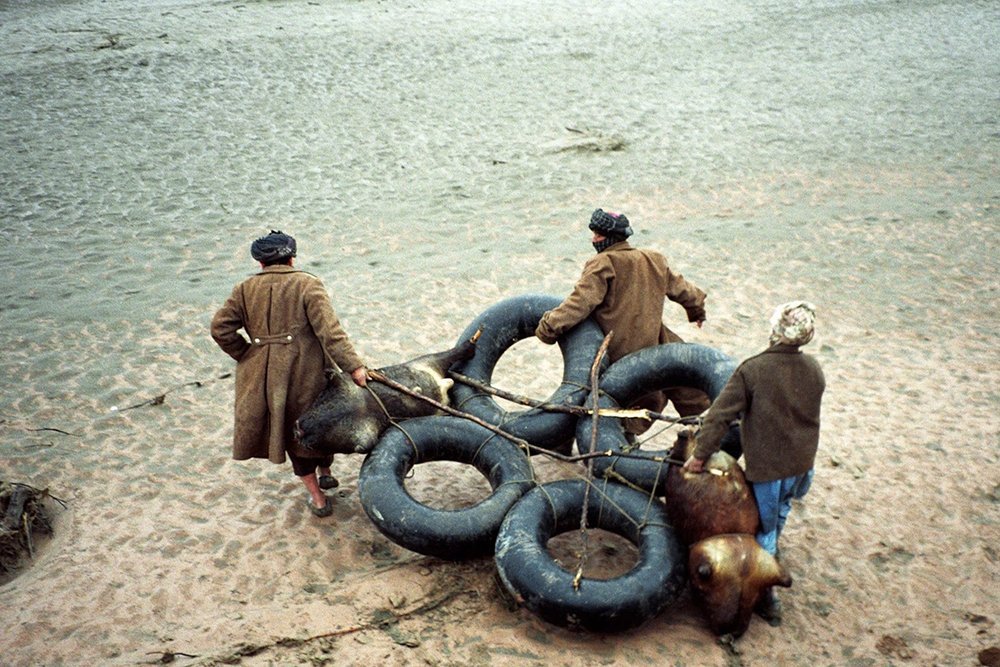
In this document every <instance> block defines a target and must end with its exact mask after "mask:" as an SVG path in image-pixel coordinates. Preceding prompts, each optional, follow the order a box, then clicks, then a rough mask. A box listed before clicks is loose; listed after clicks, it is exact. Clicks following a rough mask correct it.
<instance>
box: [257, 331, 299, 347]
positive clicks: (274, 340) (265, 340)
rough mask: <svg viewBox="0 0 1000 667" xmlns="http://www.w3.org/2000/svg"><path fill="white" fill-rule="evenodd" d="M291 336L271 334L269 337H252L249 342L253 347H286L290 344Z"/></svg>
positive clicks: (288, 334)
mask: <svg viewBox="0 0 1000 667" xmlns="http://www.w3.org/2000/svg"><path fill="white" fill-rule="evenodd" d="M292 338H293V337H292V334H290V333H282V334H272V335H270V336H254V337H253V338H251V341H252V342H253V344H254V345H288V344H290V343H291V342H292Z"/></svg>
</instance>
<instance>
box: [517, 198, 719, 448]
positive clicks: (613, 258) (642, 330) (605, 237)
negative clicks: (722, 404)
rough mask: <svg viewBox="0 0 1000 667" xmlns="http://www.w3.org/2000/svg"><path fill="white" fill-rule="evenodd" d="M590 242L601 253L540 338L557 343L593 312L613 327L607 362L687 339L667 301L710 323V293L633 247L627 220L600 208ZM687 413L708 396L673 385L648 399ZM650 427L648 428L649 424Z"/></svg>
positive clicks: (547, 318) (550, 315) (551, 314)
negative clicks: (671, 325) (670, 316)
mask: <svg viewBox="0 0 1000 667" xmlns="http://www.w3.org/2000/svg"><path fill="white" fill-rule="evenodd" d="M589 227H590V230H591V232H593V237H592V239H591V242H592V244H593V246H594V250H596V251H597V254H596V255H594V256H593V257H591V258H590V259H589V260H587V263H586V264H584V266H583V272H582V274H581V275H580V278H579V280H578V281H577V283H576V286H575V287H574V288H573V291H572V293H570V295H569V296H568V297H566V299H565V300H564V301H563V302H562V303H561V304H560V305H559V306H557V307H556V308H554V309H553V310H550V311H548V312H547V313H545V314H544V315H543V316H542V319H541V321H540V322H539V323H538V326H537V328H536V329H535V336H536V337H537V338H538V339H539V340H541V341H542V342H543V343H548V344H552V343H555V342H556V340H557V339H558V338H559V337H560V336H561V335H562V334H564V333H565V332H567V331H569V330H570V329H572V328H573V327H575V326H576V325H577V324H579V323H580V322H582V321H583V320H584V319H586V318H587V317H588V316H593V318H594V319H595V320H596V321H597V323H598V324H599V325H600V327H601V329H602V330H603V331H604V333H605V334H606V333H608V332H609V331H614V336H612V338H611V343H610V344H609V346H608V361H610V362H612V363H613V362H615V361H617V360H618V359H621V358H622V357H624V356H625V355H627V354H629V353H631V352H635V351H636V350H641V349H643V348H645V347H652V346H654V345H660V344H663V343H681V342H683V340H682V339H681V337H680V336H678V335H677V334H676V333H674V332H673V331H671V330H670V329H668V328H667V327H666V325H664V324H663V305H664V303H665V302H666V299H670V300H671V301H673V302H674V303H677V304H680V305H681V306H682V307H683V308H684V310H685V312H686V313H687V318H688V321H689V322H694V323H695V324H696V325H697V326H698V327H699V328H700V327H701V325H702V324H703V323H704V322H705V293H704V292H703V291H702V290H700V289H698V288H697V287H696V286H694V285H693V284H692V283H690V282H688V281H687V280H685V279H684V276H682V275H681V274H679V273H675V272H674V271H672V270H671V268H670V267H669V266H668V265H667V260H666V259H665V258H664V257H663V255H662V254H660V253H658V252H656V251H655V250H648V249H639V248H633V247H632V246H631V245H629V243H628V241H627V240H626V239H627V238H628V237H629V236H631V235H632V227H631V225H629V221H628V218H626V217H625V216H624V215H621V214H618V213H610V212H605V211H603V210H602V209H597V210H595V211H594V212H593V214H592V215H591V216H590V225H589ZM668 399H669V400H670V401H672V402H673V404H674V408H675V409H676V410H677V412H678V414H680V415H681V416H682V417H686V416H688V415H696V414H701V413H702V412H704V411H705V410H706V409H707V408H708V406H709V403H710V401H709V399H708V396H706V395H705V394H704V393H703V392H701V391H698V390H697V389H691V388H687V387H673V388H669V389H667V390H665V391H663V392H656V393H655V394H653V395H651V396H649V397H644V400H642V401H640V403H641V405H642V406H643V407H646V408H648V409H650V410H654V411H656V412H659V411H660V410H662V409H663V406H664V405H666V402H667V400H668ZM637 422H638V420H629V421H628V423H627V424H626V428H627V429H628V430H629V431H631V432H635V433H641V432H642V431H643V430H645V427H643V426H641V425H639V424H638V423H637ZM646 427H648V426H646Z"/></svg>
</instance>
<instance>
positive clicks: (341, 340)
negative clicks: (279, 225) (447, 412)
mask: <svg viewBox="0 0 1000 667" xmlns="http://www.w3.org/2000/svg"><path fill="white" fill-rule="evenodd" d="M250 254H251V256H252V257H253V258H254V259H255V260H257V261H258V262H260V265H261V272H260V273H258V274H256V275H253V276H251V277H250V278H247V279H246V280H244V281H243V282H241V283H239V284H238V285H236V287H235V288H233V291H232V294H230V296H229V298H228V299H227V300H226V303H225V304H224V305H223V306H222V308H220V309H219V310H218V312H217V313H215V317H214V318H212V338H213V339H215V342H216V343H218V345H219V347H221V348H222V350H223V351H224V352H225V353H226V354H228V355H229V356H231V357H232V358H233V359H235V360H236V362H237V363H236V403H235V425H234V429H233V458H234V459H236V460H238V461H243V460H246V459H251V458H262V459H268V460H269V461H271V462H272V463H284V462H285V455H286V454H287V455H288V457H289V458H290V459H291V461H292V469H293V472H294V473H295V475H296V476H297V477H298V478H299V479H301V480H302V483H303V484H304V485H305V487H306V489H307V490H308V491H309V495H310V497H311V501H310V508H311V509H312V512H313V514H315V515H316V516H329V515H330V514H331V513H332V512H333V506H332V504H331V502H330V499H329V498H328V497H327V496H326V494H324V493H323V489H331V488H335V487H336V486H337V484H338V483H337V480H336V479H335V478H334V477H333V475H332V474H331V472H330V465H331V464H332V462H333V457H326V458H315V455H314V454H310V453H309V452H307V451H303V450H300V449H299V448H298V447H297V445H296V443H295V439H294V437H293V436H292V429H293V427H294V425H295V420H296V419H298V418H299V416H300V415H301V414H302V413H303V412H305V410H306V408H308V407H309V405H310V404H311V403H312V402H313V400H314V399H315V398H316V396H317V395H319V393H320V391H322V390H323V387H324V386H325V385H326V376H325V374H324V368H330V367H333V366H334V365H336V366H338V367H340V368H341V369H343V370H346V371H348V372H350V374H351V377H352V378H353V379H354V382H355V383H356V384H358V385H359V386H362V387H363V386H365V383H366V378H367V370H366V369H365V365H364V363H363V362H362V361H361V358H360V357H359V356H358V354H357V353H356V352H355V351H354V347H353V345H351V341H350V340H349V339H348V337H347V333H346V332H345V331H344V329H343V328H342V327H341V326H340V321H339V320H338V319H337V315H336V313H334V311H333V307H332V306H331V305H330V297H329V296H328V295H327V292H326V289H325V288H324V286H323V283H322V281H320V279H319V278H317V277H316V276H313V275H311V274H309V273H305V272H304V271H299V270H298V269H295V268H294V266H293V258H294V257H295V254H296V245H295V239H294V238H292V237H291V236H288V235H287V234H282V233H281V232H275V231H272V232H271V233H270V234H268V235H267V236H264V237H262V238H259V239H257V240H256V241H254V242H253V244H252V245H251V247H250ZM240 329H243V330H244V331H245V332H246V336H244V335H243V334H241V333H240ZM247 336H248V337H249V340H247ZM317 470H319V472H320V476H319V477H317V475H316V471H317Z"/></svg>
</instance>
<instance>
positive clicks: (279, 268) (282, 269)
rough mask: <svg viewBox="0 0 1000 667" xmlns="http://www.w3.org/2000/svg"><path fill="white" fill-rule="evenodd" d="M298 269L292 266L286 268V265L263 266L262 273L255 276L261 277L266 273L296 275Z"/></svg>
mask: <svg viewBox="0 0 1000 667" xmlns="http://www.w3.org/2000/svg"><path fill="white" fill-rule="evenodd" d="M298 271H299V269H296V268H295V267H293V266H288V265H287V264H271V265H270V266H265V267H264V269H263V270H262V271H260V272H259V273H258V274H257V275H258V276H263V275H266V274H268V273H297V272H298Z"/></svg>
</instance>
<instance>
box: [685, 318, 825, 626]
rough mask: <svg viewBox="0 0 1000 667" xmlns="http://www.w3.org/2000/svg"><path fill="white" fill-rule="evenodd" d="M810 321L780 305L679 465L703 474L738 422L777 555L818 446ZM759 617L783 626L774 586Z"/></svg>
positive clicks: (819, 379) (761, 533) (763, 529)
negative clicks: (761, 342) (757, 348)
mask: <svg viewBox="0 0 1000 667" xmlns="http://www.w3.org/2000/svg"><path fill="white" fill-rule="evenodd" d="M815 318H816V307H815V306H813V305H812V304H811V303H808V302H806V301H792V302H789V303H786V304H783V305H781V306H778V308H777V309H776V310H775V311H774V315H772V317H771V338H770V345H771V346H770V347H769V348H767V349H766V350H764V351H763V352H761V353H760V354H758V355H755V356H753V357H750V358H749V359H747V360H745V361H744V362H743V363H741V364H740V365H739V367H737V369H736V371H735V372H734V373H733V375H732V377H731V378H729V382H728V383H726V386H725V387H724V388H723V389H722V392H721V393H720V394H719V396H718V397H717V398H716V399H715V402H714V403H712V407H711V408H710V409H709V411H708V414H707V415H706V416H705V419H704V421H703V423H702V426H701V428H700V429H699V430H698V433H697V434H696V438H697V445H696V447H695V450H694V454H693V455H692V456H691V458H689V459H688V460H687V462H686V463H685V464H684V469H685V470H686V471H689V472H701V471H702V470H704V466H705V460H706V459H708V457H709V456H711V455H712V454H714V453H715V452H716V451H718V449H719V445H720V443H721V442H722V436H723V435H725V434H726V431H727V430H728V429H729V425H730V423H731V422H732V421H733V420H735V419H738V418H742V420H741V422H740V439H741V440H742V444H743V457H744V461H745V462H746V478H747V481H748V482H750V485H751V487H752V488H753V493H754V497H755V498H756V500H757V510H758V512H759V513H760V529H759V530H758V532H757V543H758V544H760V546H761V547H763V548H764V549H765V550H766V551H768V552H769V553H771V554H772V555H774V556H777V555H778V538H779V537H780V535H781V530H782V528H784V525H785V520H786V519H787V518H788V514H789V512H791V509H792V499H793V498H801V497H803V496H804V495H805V494H806V492H807V491H809V486H810V485H811V484H812V478H813V464H814V462H815V460H816V450H817V448H818V447H819V413H820V401H821V400H822V398H823V391H824V389H825V388H826V380H825V379H824V377H823V370H822V369H821V368H820V365H819V362H818V361H816V359H814V358H813V357H811V356H809V355H806V354H803V353H802V351H801V350H799V347H800V346H802V345H805V344H806V343H808V342H809V341H810V340H812V337H813V332H814V322H815ZM757 612H758V613H759V614H760V615H761V616H763V617H764V618H766V619H767V620H768V621H770V622H771V623H772V625H777V624H779V623H780V622H781V606H780V603H779V602H778V597H777V595H776V594H775V593H774V589H773V588H772V589H769V590H768V591H767V592H766V594H765V595H764V596H763V597H762V599H761V602H760V604H759V605H758V607H757Z"/></svg>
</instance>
